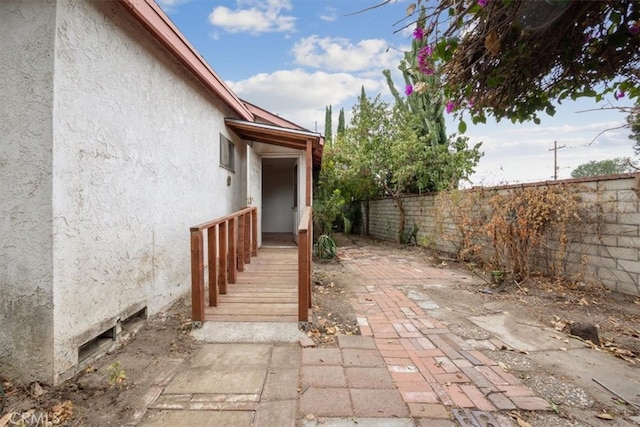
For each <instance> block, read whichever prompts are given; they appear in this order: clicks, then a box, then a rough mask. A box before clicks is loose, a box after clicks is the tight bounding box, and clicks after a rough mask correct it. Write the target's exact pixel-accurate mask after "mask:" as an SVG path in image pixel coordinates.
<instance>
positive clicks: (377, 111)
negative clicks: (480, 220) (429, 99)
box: [318, 88, 480, 241]
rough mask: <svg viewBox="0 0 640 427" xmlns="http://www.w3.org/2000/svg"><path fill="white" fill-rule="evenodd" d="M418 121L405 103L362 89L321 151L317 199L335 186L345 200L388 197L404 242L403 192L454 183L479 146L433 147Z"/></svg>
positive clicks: (455, 142) (451, 143)
mask: <svg viewBox="0 0 640 427" xmlns="http://www.w3.org/2000/svg"><path fill="white" fill-rule="evenodd" d="M439 114H440V115H442V111H441V110H440V112H439ZM423 119H424V118H423V117H421V116H420V115H418V114H414V113H413V112H412V111H411V110H410V109H409V108H407V107H406V105H403V104H398V103H396V104H395V105H389V104H388V103H386V102H384V101H382V100H381V99H380V95H378V96H377V97H376V98H373V99H371V98H369V97H367V95H366V93H365V91H364V88H363V89H362V90H361V94H360V96H359V98H358V103H357V104H356V105H355V106H354V107H353V117H352V119H351V122H350V125H349V126H348V127H347V128H346V129H345V132H344V134H343V135H342V136H340V137H338V138H336V144H335V145H334V146H333V147H330V148H329V149H326V150H325V153H324V156H323V166H322V172H321V176H320V187H321V188H320V190H319V191H318V195H319V197H320V198H321V199H322V198H327V199H329V198H331V197H334V196H333V195H334V194H335V190H336V189H339V194H340V196H342V197H344V200H345V201H354V200H355V201H364V202H365V204H366V202H367V201H368V200H370V199H372V198H375V197H379V196H382V195H385V194H386V195H389V196H391V197H392V198H393V199H394V201H395V203H396V205H397V206H398V209H399V211H400V221H399V222H400V228H399V230H398V239H399V240H400V241H407V236H406V234H405V211H404V207H403V205H402V195H403V194H404V193H408V192H415V193H419V192H425V191H439V190H443V189H448V188H454V187H457V185H458V182H459V181H460V180H461V179H465V178H466V177H468V176H469V175H470V174H471V173H472V172H473V167H474V166H475V165H476V164H477V162H478V160H479V158H480V152H479V146H476V147H474V148H473V149H469V147H468V146H467V140H466V138H463V137H451V138H450V139H447V138H446V137H445V140H444V141H441V142H440V143H438V144H435V145H433V144H432V134H431V133H430V132H424V131H423V125H424V123H425V122H424V120H423ZM366 214H367V211H366V209H365V215H366ZM365 221H366V219H365Z"/></svg>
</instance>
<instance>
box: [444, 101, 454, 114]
mask: <svg viewBox="0 0 640 427" xmlns="http://www.w3.org/2000/svg"><path fill="white" fill-rule="evenodd" d="M445 109H446V110H447V114H451V112H453V110H455V109H456V104H455V103H454V102H453V101H448V102H447V105H446V106H445Z"/></svg>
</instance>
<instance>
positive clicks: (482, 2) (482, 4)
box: [478, 0, 489, 7]
mask: <svg viewBox="0 0 640 427" xmlns="http://www.w3.org/2000/svg"><path fill="white" fill-rule="evenodd" d="M487 4H489V0H478V6H480V7H485V6H486V5H487Z"/></svg>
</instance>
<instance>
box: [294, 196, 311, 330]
mask: <svg viewBox="0 0 640 427" xmlns="http://www.w3.org/2000/svg"><path fill="white" fill-rule="evenodd" d="M312 216H313V214H312V209H311V206H306V207H305V208H304V211H303V212H302V217H301V218H300V225H299V226H298V321H299V322H308V321H309V309H310V308H311V260H312V258H311V250H312V243H313V228H312Z"/></svg>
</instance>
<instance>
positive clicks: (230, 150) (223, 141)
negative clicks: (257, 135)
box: [220, 133, 236, 173]
mask: <svg viewBox="0 0 640 427" xmlns="http://www.w3.org/2000/svg"><path fill="white" fill-rule="evenodd" d="M220 167H222V168H225V169H227V170H229V171H231V172H234V173H235V171H236V146H235V144H234V143H233V141H232V140H231V139H229V138H227V137H226V136H224V135H223V134H222V133H221V134H220Z"/></svg>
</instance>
